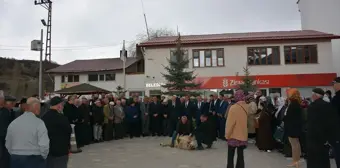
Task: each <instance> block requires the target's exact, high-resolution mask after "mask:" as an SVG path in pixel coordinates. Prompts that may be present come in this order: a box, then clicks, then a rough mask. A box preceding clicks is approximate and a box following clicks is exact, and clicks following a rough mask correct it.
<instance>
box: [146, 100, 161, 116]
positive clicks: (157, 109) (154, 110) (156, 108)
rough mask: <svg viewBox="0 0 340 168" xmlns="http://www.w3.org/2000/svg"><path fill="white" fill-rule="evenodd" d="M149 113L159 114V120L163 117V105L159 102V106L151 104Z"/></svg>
mask: <svg viewBox="0 0 340 168" xmlns="http://www.w3.org/2000/svg"><path fill="white" fill-rule="evenodd" d="M149 111H150V114H151V115H154V114H158V116H157V118H159V117H161V115H162V105H161V104H160V103H159V102H157V104H155V103H154V102H151V103H150V104H149ZM152 117H153V116H152Z"/></svg>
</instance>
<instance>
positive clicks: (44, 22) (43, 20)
mask: <svg viewBox="0 0 340 168" xmlns="http://www.w3.org/2000/svg"><path fill="white" fill-rule="evenodd" d="M40 21H41V23H42V24H43V25H44V26H45V27H46V26H47V23H46V21H45V19H41V20H40Z"/></svg>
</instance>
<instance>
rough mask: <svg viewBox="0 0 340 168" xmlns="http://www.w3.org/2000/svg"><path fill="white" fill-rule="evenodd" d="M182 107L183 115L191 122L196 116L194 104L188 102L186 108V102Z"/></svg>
mask: <svg viewBox="0 0 340 168" xmlns="http://www.w3.org/2000/svg"><path fill="white" fill-rule="evenodd" d="M183 105H184V111H183V115H186V116H188V119H189V120H191V119H192V118H193V117H195V114H196V108H195V104H194V103H193V102H192V101H189V102H188V105H187V106H186V102H184V104H183Z"/></svg>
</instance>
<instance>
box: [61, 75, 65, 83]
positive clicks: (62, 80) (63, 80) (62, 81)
mask: <svg viewBox="0 0 340 168" xmlns="http://www.w3.org/2000/svg"><path fill="white" fill-rule="evenodd" d="M64 82H65V76H64V75H62V76H61V83H64Z"/></svg>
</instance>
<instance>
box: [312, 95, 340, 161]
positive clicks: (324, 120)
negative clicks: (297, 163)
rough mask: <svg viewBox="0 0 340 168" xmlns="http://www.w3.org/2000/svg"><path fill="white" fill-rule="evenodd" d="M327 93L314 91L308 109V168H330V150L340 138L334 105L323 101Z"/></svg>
mask: <svg viewBox="0 0 340 168" xmlns="http://www.w3.org/2000/svg"><path fill="white" fill-rule="evenodd" d="M324 94H325V92H324V91H323V90H322V89H320V88H315V89H313V95H312V99H313V102H312V103H311V104H310V105H309V107H308V111H307V114H308V119H307V121H308V122H307V130H308V131H307V136H306V142H307V156H308V158H307V168H330V160H329V155H328V149H327V148H326V147H325V144H326V143H327V142H329V143H330V144H334V142H335V141H337V139H338V137H339V133H338V131H339V129H338V124H339V123H338V122H339V120H338V116H337V113H336V111H335V110H334V109H333V108H332V105H331V104H330V103H328V102H326V101H325V100H323V96H324Z"/></svg>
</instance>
